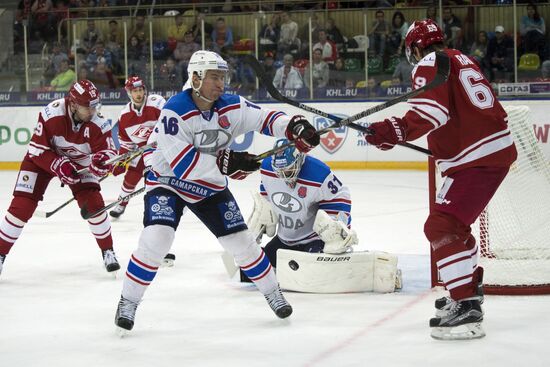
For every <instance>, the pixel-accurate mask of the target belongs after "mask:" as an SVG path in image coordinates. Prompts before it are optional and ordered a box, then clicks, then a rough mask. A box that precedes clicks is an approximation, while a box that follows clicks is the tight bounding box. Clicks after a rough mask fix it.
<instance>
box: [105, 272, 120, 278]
mask: <svg viewBox="0 0 550 367" xmlns="http://www.w3.org/2000/svg"><path fill="white" fill-rule="evenodd" d="M107 274H109V277H111V278H113V279H117V277H118V275H117V274H118V270H115V271H109V272H107Z"/></svg>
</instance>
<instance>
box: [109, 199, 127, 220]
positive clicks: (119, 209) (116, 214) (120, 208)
mask: <svg viewBox="0 0 550 367" xmlns="http://www.w3.org/2000/svg"><path fill="white" fill-rule="evenodd" d="M127 204H128V203H127V202H122V203H120V204H118V205H117V206H115V207H114V209H113V210H111V211H110V212H109V215H110V216H111V217H113V218H114V219H118V218H120V216H121V215H122V214H124V211H125V210H126V205H127Z"/></svg>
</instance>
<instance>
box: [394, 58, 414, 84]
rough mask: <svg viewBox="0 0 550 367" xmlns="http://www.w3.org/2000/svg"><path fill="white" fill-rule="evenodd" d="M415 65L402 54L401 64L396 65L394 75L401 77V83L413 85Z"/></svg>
mask: <svg viewBox="0 0 550 367" xmlns="http://www.w3.org/2000/svg"><path fill="white" fill-rule="evenodd" d="M412 70H413V66H412V65H411V64H410V63H409V62H408V61H407V58H406V57H405V56H400V61H399V64H397V66H396V67H395V70H394V71H393V75H392V77H393V78H394V79H395V78H397V79H399V81H400V83H401V84H404V85H407V86H409V85H412Z"/></svg>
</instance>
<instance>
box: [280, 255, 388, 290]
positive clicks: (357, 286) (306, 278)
mask: <svg viewBox="0 0 550 367" xmlns="http://www.w3.org/2000/svg"><path fill="white" fill-rule="evenodd" d="M277 263H278V264H279V266H278V267H277V279H278V280H279V284H280V285H281V288H283V289H287V290H292V291H297V292H307V293H349V292H373V291H374V292H381V293H386V292H393V291H394V290H395V284H396V277H397V257H396V256H395V255H392V254H387V253H384V252H352V253H346V254H342V255H329V254H315V253H306V252H299V251H292V250H283V249H281V250H279V251H278V252H277Z"/></svg>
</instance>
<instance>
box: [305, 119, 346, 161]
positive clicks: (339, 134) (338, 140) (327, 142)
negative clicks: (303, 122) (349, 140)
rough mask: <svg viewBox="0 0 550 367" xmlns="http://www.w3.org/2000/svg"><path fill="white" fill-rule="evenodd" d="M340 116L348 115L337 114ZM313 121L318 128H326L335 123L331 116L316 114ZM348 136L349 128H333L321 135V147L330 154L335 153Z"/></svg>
mask: <svg viewBox="0 0 550 367" xmlns="http://www.w3.org/2000/svg"><path fill="white" fill-rule="evenodd" d="M336 116H338V117H342V118H346V117H347V116H343V115H336ZM313 122H314V124H315V126H316V128H317V130H321V129H324V128H326V127H329V126H330V125H332V124H334V121H332V120H331V119H329V118H326V117H322V116H315V117H314V118H313ZM347 136H348V129H347V128H345V127H339V128H337V129H332V130H330V131H329V132H328V133H326V134H324V135H322V136H321V142H320V145H321V147H322V148H323V149H324V150H325V151H326V152H327V153H329V154H334V153H335V152H336V151H337V150H338V149H340V148H341V147H342V145H344V141H345V140H346V137H347Z"/></svg>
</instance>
